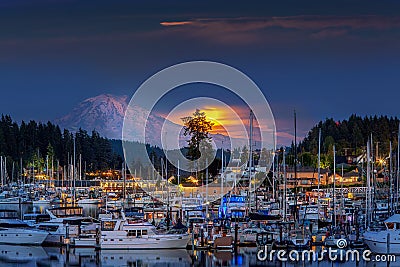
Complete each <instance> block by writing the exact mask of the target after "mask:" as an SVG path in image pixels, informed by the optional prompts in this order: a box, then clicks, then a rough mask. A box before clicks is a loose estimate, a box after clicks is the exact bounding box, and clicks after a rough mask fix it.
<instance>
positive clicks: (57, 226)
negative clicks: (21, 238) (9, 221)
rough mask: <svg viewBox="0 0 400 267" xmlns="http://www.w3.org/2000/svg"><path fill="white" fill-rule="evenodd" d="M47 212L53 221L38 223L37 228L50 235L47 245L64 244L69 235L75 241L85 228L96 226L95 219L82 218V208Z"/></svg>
mask: <svg viewBox="0 0 400 267" xmlns="http://www.w3.org/2000/svg"><path fill="white" fill-rule="evenodd" d="M46 212H47V213H48V214H49V215H50V218H51V220H49V221H45V222H40V223H37V224H36V225H35V226H36V227H37V228H38V229H40V230H45V231H47V232H48V233H49V235H48V236H47V238H46V240H45V243H47V244H64V243H65V242H66V240H65V239H66V238H67V235H68V237H69V238H70V239H73V238H75V237H78V236H79V234H80V232H81V230H82V229H83V228H84V227H89V226H92V225H95V224H96V223H95V221H94V220H93V218H90V217H83V216H81V208H77V207H60V208H54V209H50V210H46ZM55 214H57V215H58V216H56V215H55ZM82 231H83V230H82Z"/></svg>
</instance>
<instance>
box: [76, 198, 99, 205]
mask: <svg viewBox="0 0 400 267" xmlns="http://www.w3.org/2000/svg"><path fill="white" fill-rule="evenodd" d="M100 202H101V200H100V199H98V198H84V199H80V200H78V204H81V205H82V204H99V203H100Z"/></svg>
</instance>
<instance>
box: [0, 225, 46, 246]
mask: <svg viewBox="0 0 400 267" xmlns="http://www.w3.org/2000/svg"><path fill="white" fill-rule="evenodd" d="M48 234H49V233H48V232H45V231H39V230H35V231H33V230H28V229H20V228H10V229H2V230H0V244H13V245H41V244H42V243H43V242H44V240H45V239H46V237H47V236H48Z"/></svg>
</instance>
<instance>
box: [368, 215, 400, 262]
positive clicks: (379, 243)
mask: <svg viewBox="0 0 400 267" xmlns="http://www.w3.org/2000/svg"><path fill="white" fill-rule="evenodd" d="M384 223H385V227H386V229H384V230H380V231H366V232H365V233H364V242H365V243H366V244H367V246H368V247H369V249H370V250H371V251H372V252H374V253H379V254H384V253H390V254H396V255H400V238H399V235H400V214H394V215H393V216H391V217H389V218H388V219H387V220H385V221H384ZM388 241H389V242H388ZM388 249H389V251H388Z"/></svg>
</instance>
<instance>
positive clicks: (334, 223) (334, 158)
mask: <svg viewBox="0 0 400 267" xmlns="http://www.w3.org/2000/svg"><path fill="white" fill-rule="evenodd" d="M335 191H336V150H335V145H333V193H332V202H333V225H334V226H335V228H336V203H335Z"/></svg>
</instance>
